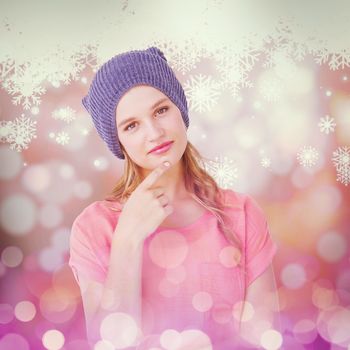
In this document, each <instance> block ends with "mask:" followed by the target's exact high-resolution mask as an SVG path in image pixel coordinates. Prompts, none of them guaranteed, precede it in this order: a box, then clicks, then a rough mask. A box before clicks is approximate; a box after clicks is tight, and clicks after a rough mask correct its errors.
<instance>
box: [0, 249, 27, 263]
mask: <svg viewBox="0 0 350 350" xmlns="http://www.w3.org/2000/svg"><path fill="white" fill-rule="evenodd" d="M1 261H2V263H3V264H4V265H5V266H7V267H16V266H18V265H20V264H21V262H22V261H23V253H22V250H21V249H20V248H19V247H16V246H9V247H6V248H5V249H4V250H3V251H2V253H1Z"/></svg>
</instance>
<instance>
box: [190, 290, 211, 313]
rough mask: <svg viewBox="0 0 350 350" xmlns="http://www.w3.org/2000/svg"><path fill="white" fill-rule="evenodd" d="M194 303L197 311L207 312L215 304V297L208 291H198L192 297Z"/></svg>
mask: <svg viewBox="0 0 350 350" xmlns="http://www.w3.org/2000/svg"><path fill="white" fill-rule="evenodd" d="M192 305H193V307H194V308H195V309H196V310H197V311H199V312H205V311H208V310H209V309H210V308H211V307H212V306H213V298H212V296H211V295H210V294H209V293H208V292H198V293H196V294H195V295H194V296H193V298H192Z"/></svg>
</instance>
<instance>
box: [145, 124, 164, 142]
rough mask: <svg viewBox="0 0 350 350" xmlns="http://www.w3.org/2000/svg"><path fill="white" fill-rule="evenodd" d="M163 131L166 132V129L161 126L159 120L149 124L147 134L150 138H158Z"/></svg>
mask: <svg viewBox="0 0 350 350" xmlns="http://www.w3.org/2000/svg"><path fill="white" fill-rule="evenodd" d="M163 133H164V130H163V128H162V127H161V125H159V123H157V121H152V122H150V123H149V124H148V127H147V135H148V136H149V138H158V137H159V136H161V135H162V134H163Z"/></svg>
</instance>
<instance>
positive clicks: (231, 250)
mask: <svg viewBox="0 0 350 350" xmlns="http://www.w3.org/2000/svg"><path fill="white" fill-rule="evenodd" d="M219 260H220V262H221V264H223V265H224V266H225V267H235V266H237V264H238V263H239V261H240V260H241V252H240V251H239V249H237V248H236V247H233V246H228V247H225V248H223V249H222V250H221V251H220V253H219Z"/></svg>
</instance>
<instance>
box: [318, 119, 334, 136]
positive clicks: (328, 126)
mask: <svg viewBox="0 0 350 350" xmlns="http://www.w3.org/2000/svg"><path fill="white" fill-rule="evenodd" d="M318 126H319V127H320V130H321V132H324V133H326V134H327V135H328V134H329V133H330V132H333V131H334V128H335V126H336V123H335V122H334V119H333V118H329V115H326V117H325V118H322V117H321V121H320V122H319V123H318Z"/></svg>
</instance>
